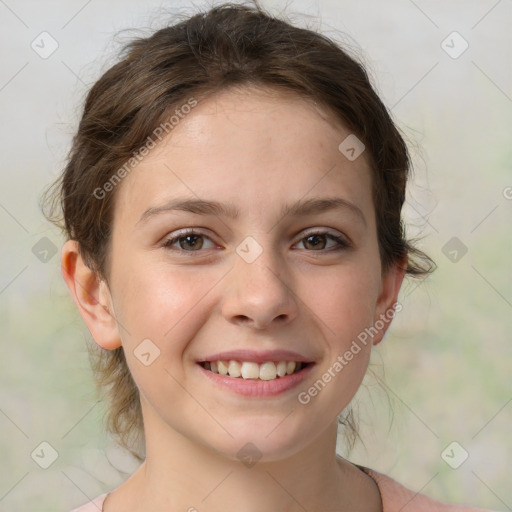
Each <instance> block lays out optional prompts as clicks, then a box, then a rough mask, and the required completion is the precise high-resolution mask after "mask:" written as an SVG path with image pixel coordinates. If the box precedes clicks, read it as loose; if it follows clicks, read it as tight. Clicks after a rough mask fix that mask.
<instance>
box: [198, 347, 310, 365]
mask: <svg viewBox="0 0 512 512" xmlns="http://www.w3.org/2000/svg"><path fill="white" fill-rule="evenodd" d="M231 360H234V361H247V362H254V363H265V362H266V361H278V362H279V361H295V362H302V363H312V362H313V359H311V358H310V357H307V356H305V355H302V354H299V353H298V352H293V351H290V350H249V349H245V350H228V351H226V352H217V353H215V354H212V355H209V356H206V357H203V358H201V359H199V360H198V362H199V363H203V362H206V361H231Z"/></svg>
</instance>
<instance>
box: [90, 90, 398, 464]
mask: <svg viewBox="0 0 512 512" xmlns="http://www.w3.org/2000/svg"><path fill="white" fill-rule="evenodd" d="M349 134H350V132H349V131H348V130H346V129H344V128H343V127H342V126H340V125H338V124H335V123H334V122H333V121H329V119H328V117H327V116H326V114H325V113H322V112H321V111H320V110H319V109H318V108H317V107H315V106H314V105H313V104H310V103H308V102H306V101H304V100H301V99H300V98H292V97H285V96H282V95H280V94H278V93H275V94H273V95H271V94H269V93H268V92H263V91H261V90H249V89H247V90H245V91H237V92H235V91H225V92H223V93H221V94H219V95H217V96H215V97H212V98H210V99H208V100H205V101H203V102H200V103H199V104H198V105H197V106H196V107H195V108H194V109H192V110H191V112H190V113H189V114H188V115H187V116H184V117H183V118H182V119H181V120H180V122H179V124H178V125H177V126H175V127H174V129H173V130H172V132H171V133H170V135H169V136H168V137H167V138H166V139H164V141H163V142H162V143H160V144H159V145H158V146H157V147H155V148H154V149H153V150H152V151H151V152H150V153H149V155H147V156H146V157H145V158H144V159H143V160H142V162H141V163H140V164H138V165H137V167H135V168H134V170H133V171H132V172H131V173H130V174H129V175H128V176H127V177H126V178H124V180H123V181H122V183H121V184H120V185H119V188H118V190H116V194H117V195H116V205H115V215H114V224H113V235H112V245H111V260H110V261H111V266H110V280H109V294H110V302H111V307H112V309H113V313H114V316H115V319H116V321H117V327H118V329H119V336H120V338H119V344H121V343H122V345H123V347H124V350H125V354H126V358H127V362H128V365H129V368H130V371H131V373H132V375H133V378H134V380H135V382H136V384H137V386H138V388H139V390H140V394H141V400H142V407H143V412H144V421H145V425H146V431H149V430H153V432H157V431H158V432H159V434H160V435H161V436H163V437H165V435H166V433H167V434H169V436H170V437H172V436H174V437H176V435H178V436H182V437H183V438H186V439H188V440H191V441H193V442H194V443H199V444H200V445H203V446H206V447H209V448H210V449H212V450H213V451H215V452H217V453H221V454H223V455H225V456H226V457H231V458H235V457H236V456H237V455H236V454H237V452H238V450H240V447H242V446H243V445H244V444H245V443H247V442H252V443H253V444H254V445H256V447H257V448H258V449H259V450H260V451H261V452H262V453H263V454H264V456H265V457H267V458H268V459H269V460H271V459H276V458H279V457H284V456H287V455H290V454H292V453H294V452H296V451H298V450H300V449H302V448H305V447H306V446H307V445H308V443H312V442H313V440H314V439H317V438H319V436H321V434H322V433H323V432H325V431H326V429H327V428H328V427H329V426H332V424H333V422H335V421H336V416H337V415H338V414H339V413H340V412H341V411H342V410H343V409H344V408H345V407H346V406H347V404H348V403H349V402H350V400H351V399H352V397H353V396H354V394H355V392H356V391H357V389H358V387H359V385H360V383H361V381H362V379H363V376H364V374H365V371H366V368H367V364H368V359H369V356H370V351H371V345H372V340H371V339H370V338H368V340H369V342H367V343H366V344H362V343H358V346H359V351H358V352H357V354H354V353H353V357H352V358H351V359H350V360H348V361H347V358H344V359H343V360H344V363H343V364H342V369H341V370H340V369H339V368H340V367H339V365H336V364H335V362H336V361H338V362H340V357H342V358H343V355H344V354H345V353H346V352H347V351H348V350H349V349H350V347H351V346H353V341H354V340H357V339H358V335H360V333H361V332H363V331H364V330H365V329H366V328H369V327H371V326H373V325H374V324H375V323H376V321H377V320H378V319H379V315H382V314H384V313H385V312H386V311H388V310H389V308H390V307H391V305H392V304H393V303H394V301H395V300H396V295H397V293H398V289H399V287H400V283H401V277H402V276H401V274H400V273H399V272H397V271H396V272H395V271H393V270H392V271H390V272H388V273H386V274H385V275H382V272H381V264H380V258H379V248H378V244H377V231H376V224H375V211H374V207H373V203H372V195H371V174H370V169H369V167H368V164H367V161H366V158H365V154H364V153H363V154H362V155H361V156H360V157H359V158H357V159H356V160H354V161H351V160H349V159H347V158H346V157H345V156H344V154H342V153H341V152H340V150H339V149H338V146H339V145H340V143H341V142H342V141H343V140H344V139H345V138H346V137H347V136H348V135H349ZM386 327H387V325H386ZM384 330H385V329H381V330H380V331H379V333H378V334H377V335H375V336H374V338H373V341H374V342H378V341H379V340H380V339H381V337H382V334H383V331H384ZM99 337H100V338H101V336H99ZM96 338H98V337H96ZM96 341H97V342H98V343H99V344H101V339H96ZM141 343H142V344H141ZM353 352H355V350H353ZM219 361H225V362H226V363H229V361H237V362H238V363H236V362H233V363H231V365H230V367H229V372H230V373H231V374H232V375H233V376H230V375H229V374H228V375H226V376H223V375H222V373H223V372H224V371H225V370H224V365H223V363H220V362H219ZM258 363H259V364H258ZM276 363H277V364H276ZM293 363H295V368H296V369H298V368H301V366H303V364H304V368H302V370H300V371H298V372H296V373H291V374H289V375H288V374H286V372H287V371H288V372H293V371H294V370H293V366H294V364H293ZM339 364H341V362H340V363H339ZM215 366H217V372H221V373H220V374H219V373H214V371H215ZM212 370H214V371H212ZM239 372H242V373H243V375H245V376H246V377H249V378H247V379H244V378H243V377H236V375H237V374H238V373H239ZM254 372H256V373H254ZM276 372H279V373H280V374H286V375H282V376H276V377H275V378H273V377H274V376H275V374H276ZM327 374H329V375H330V378H329V376H327V377H326V375H327ZM257 376H259V378H256V377H257ZM267 379H268V380H267ZM319 379H320V380H321V381H322V382H323V385H322V384H320V385H319V384H318V381H319ZM315 382H316V383H317V384H316V388H315ZM311 389H316V392H315V391H314V390H313V391H311ZM163 437H161V438H163Z"/></svg>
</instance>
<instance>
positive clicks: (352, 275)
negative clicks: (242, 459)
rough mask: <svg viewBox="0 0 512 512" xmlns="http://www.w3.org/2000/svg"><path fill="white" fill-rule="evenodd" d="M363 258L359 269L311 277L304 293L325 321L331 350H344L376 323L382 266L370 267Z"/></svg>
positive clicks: (343, 269)
mask: <svg viewBox="0 0 512 512" xmlns="http://www.w3.org/2000/svg"><path fill="white" fill-rule="evenodd" d="M360 258H361V263H360V264H358V265H347V266H346V267H344V268H338V269H335V270H333V271H332V272H323V273H320V272H319V273H318V275H315V276H314V278H313V276H312V277H311V279H310V281H309V282H310V283H311V284H310V285H307V283H306V286H307V290H306V289H305V290H304V291H303V292H302V294H303V296H304V297H308V300H306V301H305V302H306V303H307V304H308V305H311V308H312V309H313V310H314V313H315V314H316V315H317V316H318V317H319V318H320V319H321V320H322V322H320V325H321V326H322V327H323V331H324V332H325V334H326V337H327V339H328V340H329V345H330V346H331V348H332V349H337V350H344V347H345V346H347V345H350V343H351V341H352V340H353V339H354V338H356V337H357V335H358V334H359V333H360V332H361V331H363V330H364V329H365V328H367V327H369V326H371V325H372V322H373V318H374V314H375V306H376V301H377V298H378V294H379V290H380V275H379V266H378V265H377V268H375V265H373V267H372V266H371V265H369V264H368V265H367V263H366V261H364V259H365V258H364V256H362V255H361V256H360ZM372 269H374V270H372Z"/></svg>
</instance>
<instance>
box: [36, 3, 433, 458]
mask: <svg viewBox="0 0 512 512" xmlns="http://www.w3.org/2000/svg"><path fill="white" fill-rule="evenodd" d="M243 86H256V87H261V88H265V89H272V90H277V91H281V92H285V93H294V94H297V95H300V96H301V97H305V98H308V99H311V100H314V101H315V102H316V103H317V104H318V105H321V106H323V107H325V108H326V110H327V111H328V112H330V113H331V114H333V115H334V118H335V119H338V120H339V121H340V122H341V123H343V125H344V126H346V127H347V128H348V129H349V130H351V132H352V133H354V134H355V135H356V136H357V137H358V138H359V139H360V140H361V141H362V142H363V143H364V144H365V146H366V154H367V156H369V160H370V163H371V171H372V187H373V191H372V193H373V200H374V206H375V211H376V222H377V231H378V242H379V251H380V256H381V263H382V269H383V271H386V270H387V269H389V268H390V267H391V266H392V265H393V264H397V263H399V262H401V261H403V260H404V258H407V267H406V269H405V270H406V273H407V274H409V275H411V276H415V277H422V276H426V275H427V274H429V273H430V272H432V271H433V270H434V268H435V264H434V262H433V261H432V260H431V259H430V258H429V257H428V256H427V255H426V254H425V253H423V252H422V251H420V250H419V249H417V248H415V247H414V246H413V245H412V243H411V242H410V241H408V240H407V239H406V236H405V228H404V225H403V222H402V217H401V210H402V205H403V203H404V200H405V189H406V182H407V178H408V176H409V173H410V168H411V166H410V159H409V154H408V150H407V146H406V144H405V142H404V140H403V138H402V136H401V135H400V133H399V131H398V130H397V128H396V127H395V125H394V123H393V121H392V119H391V117H390V115H389V113H388V111H387V109H386V107H385V106H384V105H383V103H382V102H381V100H380V99H379V97H378V96H377V94H376V92H375V91H374V89H373V87H372V85H371V84H370V81H369V78H368V76H367V73H366V71H365V69H364V67H363V66H362V65H361V64H360V63H359V62H357V61H356V60H355V59H354V58H353V57H351V56H349V55H348V53H347V52H346V51H344V50H343V49H342V48H341V47H340V45H338V44H337V43H335V42H334V41H332V40H330V39H329V38H327V37H326V36H324V35H322V34H320V33H318V32H315V31H312V30H308V29H305V28H299V27H296V26H293V25H292V24H291V23H290V22H288V21H285V20H284V19H279V18H277V17H275V16H272V15H270V14H268V13H267V12H266V11H265V10H264V9H263V8H262V7H261V6H260V5H258V2H257V0H254V2H253V3H251V5H246V4H232V3H226V4H222V5H218V6H215V7H212V8H211V9H209V10H208V11H206V12H199V13H196V14H194V15H192V16H190V17H188V18H187V19H184V20H183V21H180V22H178V23H175V24H174V25H171V26H167V27H165V28H163V29H161V30H158V31H156V32H155V33H153V34H152V35H151V36H149V37H145V38H138V39H135V40H133V41H131V42H129V43H128V44H127V45H126V46H125V47H124V48H123V50H122V52H121V55H120V61H119V62H118V63H117V64H115V65H114V66H112V67H111V68H110V69H108V70H107V71H106V72H105V73H104V74H103V76H101V78H100V79H99V80H98V81H97V82H96V83H95V84H94V85H93V87H92V88H91V89H90V91H89V93H88V95H87V97H86V100H85V105H84V110H83V115H82V118H81V121H80V124H79V127H78V131H77V133H76V135H75V137H74V139H73V143H72V147H71V150H70V152H69V155H68V161H67V165H66V166H65V169H64V171H63V173H62V175H61V176H60V177H59V179H58V180H57V181H55V183H53V184H52V185H51V186H50V187H49V188H48V189H47V190H46V193H45V194H44V195H43V211H44V213H45V215H46V217H47V219H48V220H50V221H51V222H53V223H54V224H56V225H57V226H59V227H61V228H62V229H63V230H64V232H65V234H66V236H67V238H69V239H73V240H76V241H78V243H79V248H80V253H81V256H82V257H83V258H84V261H85V262H86V264H87V265H88V266H89V267H90V268H91V269H93V270H94V271H95V272H97V274H98V276H99V277H100V278H102V279H104V280H105V281H106V282H107V283H108V281H109V259H108V256H109V242H110V239H111V230H112V220H113V208H114V198H115V192H116V187H108V188H109V190H108V191H107V190H106V189H107V187H105V184H106V183H107V182H109V180H111V179H112V177H113V176H114V175H115V174H116V173H118V172H119V169H120V168H121V167H122V166H123V165H124V164H126V162H127V161H128V160H129V159H130V158H132V157H133V155H134V154H135V153H137V152H138V151H139V150H140V148H141V147H142V146H143V145H144V144H145V142H146V140H147V139H148V137H150V136H151V134H152V133H153V132H154V130H155V129H156V128H157V127H158V126H159V125H161V124H162V123H164V122H166V121H167V120H168V119H169V116H170V115H172V113H173V112H174V111H175V109H176V108H179V107H180V106H181V105H184V104H186V103H187V102H188V101H189V100H190V98H192V97H193V98H195V99H196V100H197V101H200V100H202V99H205V98H208V97H210V96H212V95H214V94H215V93H216V92H219V91H222V90H225V89H227V88H230V87H243ZM340 142H341V140H340ZM98 189H101V190H102V191H103V192H102V197H101V199H98V194H97V193H95V191H97V190H98ZM110 189H111V190H110ZM91 351H96V352H95V353H94V354H93V353H91ZM90 355H91V356H92V357H91V364H92V367H93V371H94V373H95V377H96V382H97V385H98V388H99V389H100V390H102V392H103V395H104V397H105V398H106V399H107V403H108V413H107V417H106V427H107V429H108V430H109V431H110V432H111V433H112V434H113V435H114V437H116V438H117V440H118V442H119V443H120V444H121V445H122V446H124V447H125V448H126V449H128V450H129V451H130V452H131V453H132V454H133V455H135V456H136V457H137V458H138V459H139V460H142V456H141V455H140V453H139V452H136V451H134V450H133V437H132V436H136V437H137V436H140V437H139V438H143V436H144V431H143V430H144V429H143V423H142V413H141V407H140V399H139V394H138V389H137V387H136V385H135V382H134V381H133V379H132V377H131V374H130V372H129V369H128V366H127V364H126V360H125V357H124V352H123V348H122V347H120V348H117V349H114V350H110V351H107V350H103V349H99V350H98V347H96V346H93V345H91V347H90ZM341 423H343V424H345V425H346V426H347V428H348V431H349V432H348V442H349V444H350V445H352V444H353V442H354V441H355V438H356V437H357V429H356V423H355V420H354V418H353V416H352V413H351V411H349V412H348V413H345V416H344V419H342V420H341Z"/></svg>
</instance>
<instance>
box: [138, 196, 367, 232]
mask: <svg viewBox="0 0 512 512" xmlns="http://www.w3.org/2000/svg"><path fill="white" fill-rule="evenodd" d="M331 210H345V211H350V212H352V213H354V214H356V216H357V217H359V218H360V219H361V220H362V222H363V224H364V225H365V226H366V218H365V216H364V214H363V212H362V211H361V209H360V208H358V207H357V206H356V205H355V204H353V203H351V202H349V201H347V200H346V199H343V198H341V197H325V198H311V199H304V200H299V201H297V202H296V203H294V204H291V205H290V204H285V205H284V206H283V208H282V209H281V216H282V217H291V216H294V217H305V216H307V215H313V214H316V213H322V212H327V211H331ZM172 211H185V212H190V213H195V214H198V215H214V216H217V217H228V218H230V219H237V218H238V217H239V216H240V210H239V209H238V208H237V207H236V206H234V205H233V204H224V203H219V202H217V201H205V200H202V199H171V200H170V201H168V202H167V203H165V204H163V205H161V206H153V207H151V208H148V209H147V210H146V211H145V212H144V213H143V214H142V215H141V216H140V218H139V220H138V221H137V224H140V223H144V222H147V221H148V220H149V219H150V218H152V217H155V216H157V215H159V214H161V213H167V212H172Z"/></svg>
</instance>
